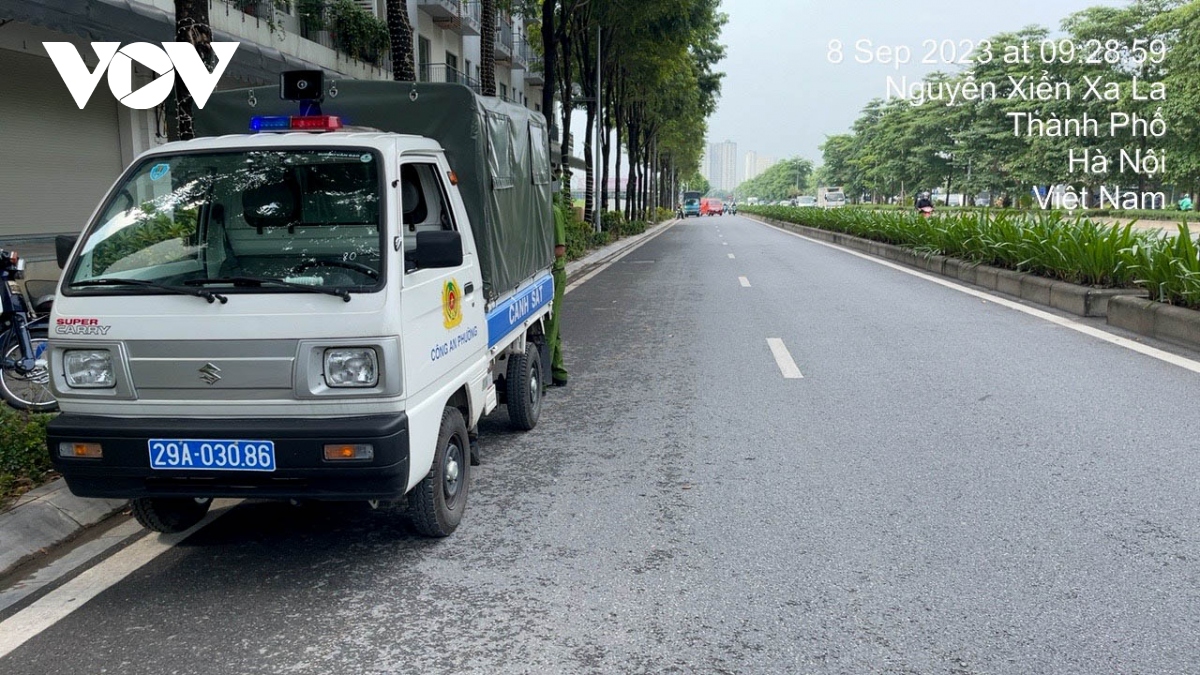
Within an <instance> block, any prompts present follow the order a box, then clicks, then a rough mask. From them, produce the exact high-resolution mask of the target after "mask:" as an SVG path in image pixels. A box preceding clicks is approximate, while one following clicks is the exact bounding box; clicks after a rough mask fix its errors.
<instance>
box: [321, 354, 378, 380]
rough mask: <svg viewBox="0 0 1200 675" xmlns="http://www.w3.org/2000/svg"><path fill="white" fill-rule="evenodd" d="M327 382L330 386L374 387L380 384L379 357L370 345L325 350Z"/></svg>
mask: <svg viewBox="0 0 1200 675" xmlns="http://www.w3.org/2000/svg"><path fill="white" fill-rule="evenodd" d="M325 384H326V385H328V386H330V387H374V386H376V385H378V384H379V357H378V356H376V355H375V350H374V349H371V348H370V347H341V348H336V349H326V350H325Z"/></svg>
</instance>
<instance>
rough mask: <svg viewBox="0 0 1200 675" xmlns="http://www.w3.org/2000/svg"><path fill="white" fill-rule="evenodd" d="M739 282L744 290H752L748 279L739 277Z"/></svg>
mask: <svg viewBox="0 0 1200 675" xmlns="http://www.w3.org/2000/svg"><path fill="white" fill-rule="evenodd" d="M738 282H739V283H740V284H741V285H742V288H750V280H749V279H747V278H746V277H738Z"/></svg>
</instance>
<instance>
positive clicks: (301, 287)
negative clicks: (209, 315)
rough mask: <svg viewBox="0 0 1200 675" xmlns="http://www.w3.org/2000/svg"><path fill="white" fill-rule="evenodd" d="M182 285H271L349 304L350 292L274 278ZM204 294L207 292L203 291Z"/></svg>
mask: <svg viewBox="0 0 1200 675" xmlns="http://www.w3.org/2000/svg"><path fill="white" fill-rule="evenodd" d="M183 283H184V284H186V285H188V286H206V285H208V284H233V285H234V286H262V285H263V284H273V285H275V286H282V287H284V288H294V289H296V290H298V291H305V292H308V293H323V294H325V295H335V296H337V297H339V298H341V299H342V300H344V301H345V302H350V291H348V290H346V289H344V288H325V287H324V286H309V285H307V284H297V283H293V282H291V281H285V280H283V279H279V278H276V277H218V278H216V279H189V280H187V281H185V282H183ZM205 292H206V293H207V292H208V291H205Z"/></svg>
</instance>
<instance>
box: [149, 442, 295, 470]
mask: <svg viewBox="0 0 1200 675" xmlns="http://www.w3.org/2000/svg"><path fill="white" fill-rule="evenodd" d="M148 444H149V446H150V468H152V469H168V470H196V469H199V470H204V471H274V470H275V443H274V442H272V441H223V440H211V439H202V440H195V439H177V438H151V439H150V441H149V443H148Z"/></svg>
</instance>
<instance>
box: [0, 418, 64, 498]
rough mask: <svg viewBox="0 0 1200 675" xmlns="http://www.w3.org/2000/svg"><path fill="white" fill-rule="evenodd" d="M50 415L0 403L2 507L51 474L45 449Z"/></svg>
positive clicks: (0, 491)
mask: <svg viewBox="0 0 1200 675" xmlns="http://www.w3.org/2000/svg"><path fill="white" fill-rule="evenodd" d="M50 418H51V416H50V415H30V414H27V413H22V412H18V411H15V410H12V409H10V408H8V407H7V406H5V405H4V404H3V403H0V509H4V508H6V507H8V506H9V505H10V504H11V502H12V501H13V500H15V499H16V498H17V497H18V496H20V495H21V494H23V493H24V492H26V491H28V490H29V489H31V488H34V487H37V486H38V485H41V484H42V483H44V482H45V481H46V478H47V477H48V476H50V475H51V471H52V469H51V466H50V455H49V453H48V452H47V451H46V423H47V422H49V421H50Z"/></svg>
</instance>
